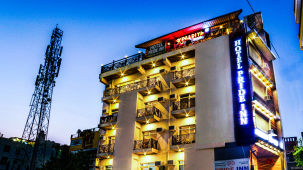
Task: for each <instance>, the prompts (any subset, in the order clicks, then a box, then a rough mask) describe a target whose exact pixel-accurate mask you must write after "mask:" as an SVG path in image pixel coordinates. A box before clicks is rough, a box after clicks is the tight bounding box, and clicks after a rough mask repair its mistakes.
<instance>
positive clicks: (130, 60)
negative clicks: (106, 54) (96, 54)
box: [101, 53, 144, 74]
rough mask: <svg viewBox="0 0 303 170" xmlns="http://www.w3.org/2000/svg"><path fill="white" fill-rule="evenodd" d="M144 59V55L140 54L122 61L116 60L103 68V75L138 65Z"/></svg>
mask: <svg viewBox="0 0 303 170" xmlns="http://www.w3.org/2000/svg"><path fill="white" fill-rule="evenodd" d="M143 58H144V53H138V54H134V55H132V56H129V57H126V58H123V59H120V60H116V61H115V60H114V61H113V62H111V63H109V64H106V65H103V66H101V74H102V73H105V72H107V71H111V70H115V69H117V68H121V67H124V66H127V65H130V64H133V63H136V62H138V61H142V60H143Z"/></svg>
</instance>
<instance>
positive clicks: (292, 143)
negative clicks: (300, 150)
mask: <svg viewBox="0 0 303 170" xmlns="http://www.w3.org/2000/svg"><path fill="white" fill-rule="evenodd" d="M302 138H303V132H302ZM284 143H285V154H286V162H287V168H288V169H289V170H292V169H301V170H303V167H297V164H296V162H295V158H294V156H293V153H294V152H295V150H294V147H296V146H298V139H297V137H286V138H284Z"/></svg>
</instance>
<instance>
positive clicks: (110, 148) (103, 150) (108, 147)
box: [99, 144, 114, 153]
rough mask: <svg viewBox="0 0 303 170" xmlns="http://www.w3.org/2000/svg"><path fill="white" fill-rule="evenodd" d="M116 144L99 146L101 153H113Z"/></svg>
mask: <svg viewBox="0 0 303 170" xmlns="http://www.w3.org/2000/svg"><path fill="white" fill-rule="evenodd" d="M113 152H114V144H104V145H100V146H99V153H113Z"/></svg>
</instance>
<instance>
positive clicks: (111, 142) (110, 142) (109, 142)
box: [108, 136, 116, 144]
mask: <svg viewBox="0 0 303 170" xmlns="http://www.w3.org/2000/svg"><path fill="white" fill-rule="evenodd" d="M115 139H116V137H115V136H109V137H108V144H115Z"/></svg>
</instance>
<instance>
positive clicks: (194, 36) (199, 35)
mask: <svg viewBox="0 0 303 170" xmlns="http://www.w3.org/2000/svg"><path fill="white" fill-rule="evenodd" d="M204 35H205V33H204V32H203V31H198V32H195V33H192V34H188V35H185V36H183V37H180V38H177V39H176V43H177V45H178V46H181V45H183V44H184V42H185V41H188V40H191V41H198V40H201V39H204Z"/></svg>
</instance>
